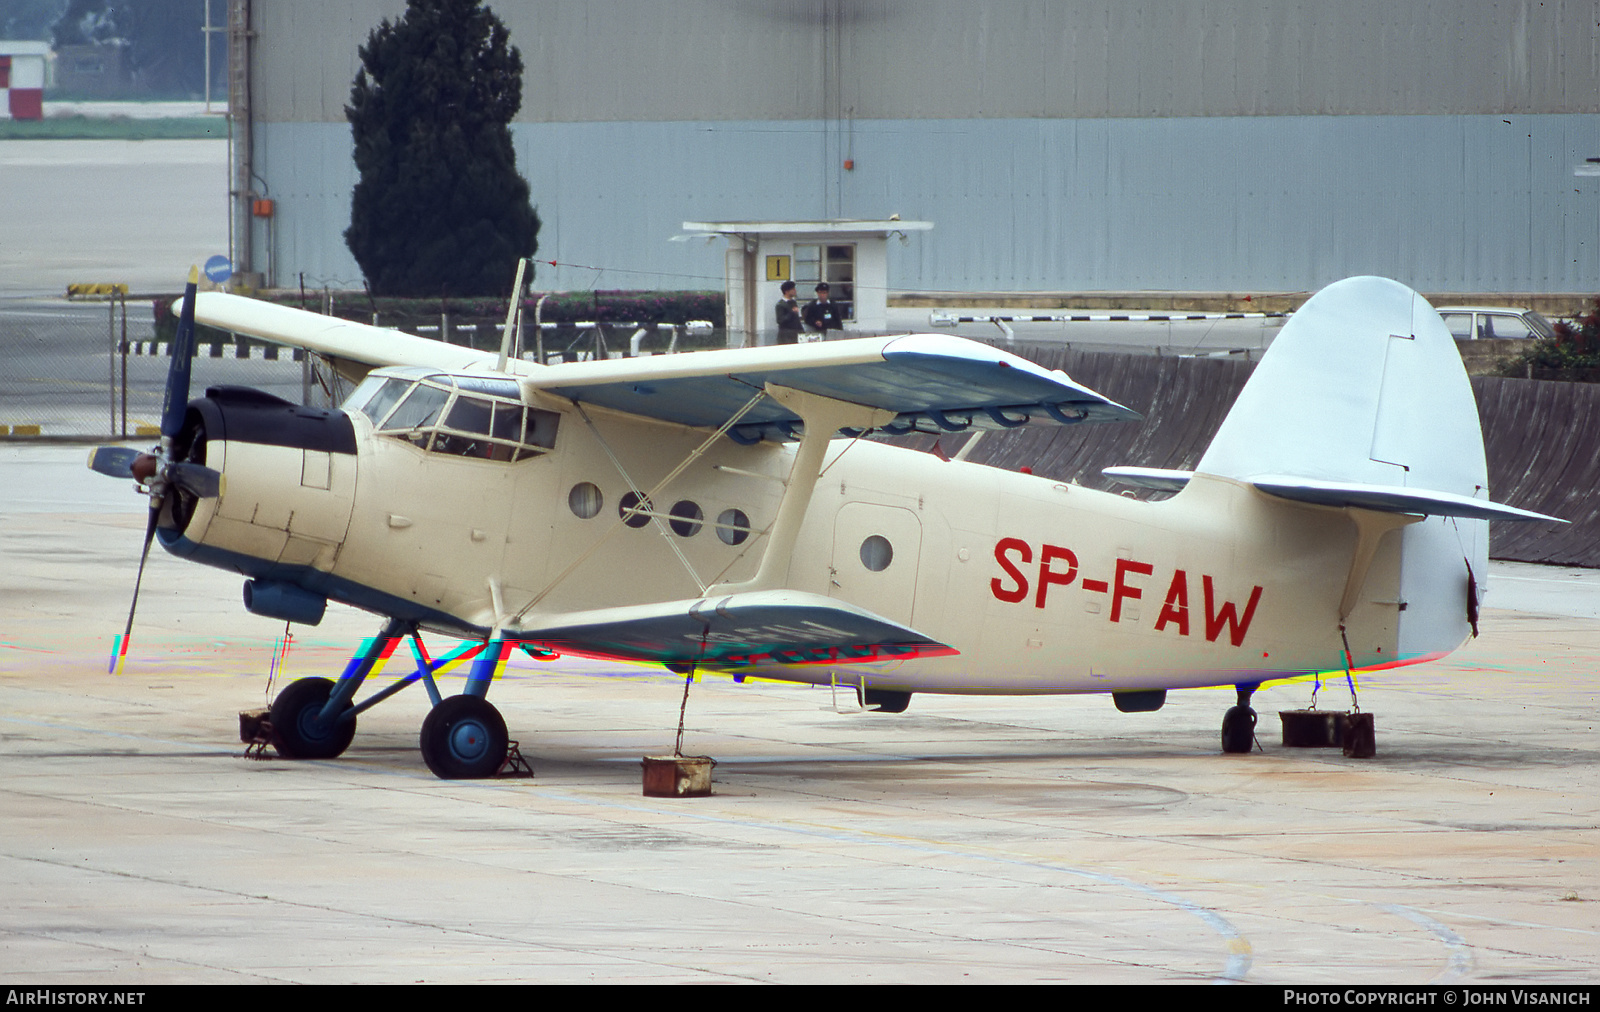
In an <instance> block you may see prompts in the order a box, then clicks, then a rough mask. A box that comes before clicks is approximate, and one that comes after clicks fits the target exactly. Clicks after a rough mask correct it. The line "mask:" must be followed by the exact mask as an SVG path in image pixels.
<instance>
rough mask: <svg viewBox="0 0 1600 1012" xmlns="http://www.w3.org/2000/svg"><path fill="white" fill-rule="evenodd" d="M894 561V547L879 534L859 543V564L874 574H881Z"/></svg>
mask: <svg viewBox="0 0 1600 1012" xmlns="http://www.w3.org/2000/svg"><path fill="white" fill-rule="evenodd" d="M893 561H894V546H893V545H891V544H889V539H888V538H886V537H884V536H883V535H881V534H874V535H872V537H870V538H868V539H867V540H865V541H863V542H861V564H862V565H863V566H866V567H867V568H868V569H870V570H871V571H872V572H874V573H881V572H883V571H884V570H885V569H888V568H889V563H891V562H893Z"/></svg>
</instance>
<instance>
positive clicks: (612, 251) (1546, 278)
mask: <svg viewBox="0 0 1600 1012" xmlns="http://www.w3.org/2000/svg"><path fill="white" fill-rule="evenodd" d="M255 9H256V18H257V30H258V38H259V39H260V42H259V44H258V46H257V61H258V62H257V73H256V75H255V81H256V84H255V99H256V106H257V109H258V113H259V120H260V122H259V124H258V127H257V157H258V164H257V169H256V171H257V172H258V174H259V175H261V176H262V177H263V178H264V179H266V180H267V182H268V185H269V187H270V189H271V195H272V196H273V197H274V198H275V199H277V201H278V209H279V217H278V220H277V221H276V222H275V225H274V228H275V237H274V242H275V245H276V249H275V251H274V253H275V256H274V262H275V263H276V265H277V268H278V280H279V281H280V282H281V283H288V282H290V281H291V280H292V279H293V278H294V276H295V274H296V273H298V272H299V271H305V272H306V273H307V274H308V275H309V276H310V277H312V278H313V279H324V280H328V281H330V282H334V283H339V282H352V281H355V280H357V279H358V278H359V272H358V271H357V270H356V267H355V265H354V263H353V262H352V261H351V260H350V258H349V255H348V253H347V252H346V251H345V250H344V247H343V242H342V239H341V238H340V234H341V233H342V230H343V228H344V227H345V224H346V223H347V219H348V206H349V192H350V187H351V185H352V183H353V169H352V168H351V165H350V156H349V138H348V128H347V127H346V126H345V125H344V122H343V104H344V102H345V101H346V99H347V97H348V93H349V84H350V80H351V78H352V77H353V76H354V73H355V68H356V57H355V49H356V47H357V46H358V45H359V44H360V43H361V41H363V40H364V38H365V36H366V33H367V31H369V30H370V27H371V26H372V25H373V24H375V23H376V22H377V21H378V20H379V19H380V18H382V17H393V16H396V15H398V14H399V13H400V12H401V11H402V10H403V4H401V3H400V2H398V0H381V2H380V0H359V2H351V3H344V4H336V5H328V6H323V5H321V4H316V3H310V2H283V3H271V4H268V3H257V4H255ZM500 13H501V14H502V16H503V17H504V18H505V20H506V22H507V24H508V25H509V26H510V28H511V30H512V37H513V41H514V42H515V43H516V44H517V45H518V46H519V47H520V48H521V49H522V52H523V58H524V61H525V62H526V64H527V66H528V71H527V75H526V77H525V83H524V107H523V112H522V114H521V115H520V116H519V119H518V122H517V123H516V124H515V126H514V133H515V136H516V140H517V146H518V155H519V164H520V165H521V166H522V167H523V170H524V173H525V174H526V175H527V177H528V179H529V182H530V183H531V185H532V188H533V194H534V199H535V201H536V203H537V204H538V205H539V208H540V213H541V215H542V216H543V218H544V221H545V227H544V230H543V232H542V233H541V243H540V256H541V257H542V258H546V259H557V260H563V261H572V262H574V263H580V264H588V265H593V266H598V267H604V268H607V272H606V274H605V275H603V276H601V277H600V278H599V284H600V285H601V286H602V287H650V286H659V287H669V288H677V287H719V286H720V282H719V279H720V277H721V273H722V267H721V253H720V250H719V249H717V248H710V249H707V248H704V247H700V246H697V245H695V244H685V243H672V242H669V241H668V240H669V239H670V238H671V237H672V236H674V235H676V234H677V232H678V231H679V224H680V223H681V222H683V221H685V220H708V219H709V220H727V219H735V218H756V219H760V218H777V219H781V218H806V217H815V216H823V217H874V218H875V217H881V216H886V215H888V214H891V213H899V214H901V215H902V216H904V217H906V218H922V219H927V220H931V221H933V222H934V223H935V225H936V228H935V230H934V231H933V232H932V233H928V234H925V235H922V236H913V237H912V238H911V239H910V241H909V243H908V245H907V246H905V247H904V248H900V249H895V250H891V254H890V278H891V285H892V286H893V287H897V288H916V289H949V290H992V289H999V290H1107V289H1110V290H1128V289H1162V290H1236V291H1302V290H1310V289H1314V288H1317V287H1320V286H1321V285H1323V284H1325V283H1327V282H1329V281H1332V280H1336V279H1337V278H1339V277H1343V276H1347V275H1350V274H1357V273H1380V274H1387V275H1391V276H1394V277H1397V278H1400V279H1402V280H1404V281H1405V282H1406V283H1408V284H1411V285H1413V286H1414V287H1417V288H1421V289H1427V290H1434V291H1507V292H1511V291H1530V292H1540V291H1586V290H1593V289H1594V288H1595V286H1596V283H1597V280H1600V255H1597V250H1596V246H1597V245H1600V192H1597V191H1600V188H1597V187H1595V186H1594V185H1592V184H1594V183H1595V182H1597V180H1595V179H1593V178H1575V177H1574V176H1573V175H1572V167H1573V166H1574V165H1575V164H1577V163H1579V162H1581V161H1582V160H1583V159H1584V158H1585V157H1588V156H1590V155H1600V116H1597V115H1596V113H1597V111H1600V110H1597V106H1600V72H1597V68H1600V42H1597V33H1600V27H1597V26H1600V2H1596V0H1590V2H1583V3H1574V2H1559V0H1547V2H1546V3H1543V4H1540V3H1538V2H1537V0H1533V2H1513V3H1496V4H1461V3H1459V2H1454V3H1450V2H1434V0H1416V2H1411V3H1393V2H1391V3H1376V2H1367V0H1360V2H1344V3H1340V4H1337V5H1329V4H1325V3H1320V2H1299V3H1293V2H1290V3H1284V2H1270V0H1260V2H1244V0H1233V2H1210V3H1170V2H1169V3H1155V2H1128V3H1119V4H1104V3H1102V4H1098V5H1090V4H1086V3H1065V2H1049V0H1032V2H1023V0H1018V2H1009V3H1005V4H992V5H972V4H968V3H954V2H945V0H858V2H851V0H674V2H671V3H668V2H654V0H652V2H647V0H612V2H607V3H585V2H578V0H547V2H543V3H540V4H531V5H505V7H504V9H503V10H501V11H500ZM846 158H849V159H851V160H853V162H854V166H855V167H854V169H853V170H851V171H846V170H845V169H844V168H843V164H844V161H845V159H846ZM552 273H553V274H554V276H551V275H552ZM594 280H595V279H594V277H593V272H590V271H571V272H564V271H556V272H551V271H550V269H549V268H548V267H547V268H545V277H544V278H543V279H542V280H541V283H542V284H546V285H548V286H549V287H586V286H587V285H588V284H589V283H591V282H593V281H594Z"/></svg>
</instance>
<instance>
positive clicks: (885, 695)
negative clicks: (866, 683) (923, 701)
mask: <svg viewBox="0 0 1600 1012" xmlns="http://www.w3.org/2000/svg"><path fill="white" fill-rule="evenodd" d="M861 703H862V705H863V706H876V707H877V708H878V712H879V713H905V712H906V707H908V706H910V705H911V693H909V692H894V691H892V690H889V689H864V690H862V693H861Z"/></svg>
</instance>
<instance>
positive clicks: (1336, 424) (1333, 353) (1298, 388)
mask: <svg viewBox="0 0 1600 1012" xmlns="http://www.w3.org/2000/svg"><path fill="white" fill-rule="evenodd" d="M1195 470H1197V471H1200V472H1204V473H1207V474H1216V475H1222V476H1224V477H1228V478H1237V479H1240V480H1244V481H1250V480H1253V479H1255V478H1258V477H1260V476H1264V475H1292V476H1295V477H1300V478H1309V479H1321V480H1323V481H1329V482H1348V483H1360V484H1366V485H1387V486H1402V487H1406V488H1413V489H1419V490H1428V491H1435V492H1448V493H1454V494H1456V495H1464V496H1470V497H1473V498H1480V497H1483V496H1484V495H1485V489H1486V486H1487V484H1488V476H1487V475H1488V472H1487V468H1486V467H1485V464H1484V456H1483V436H1482V434H1481V431H1480V429H1479V427H1478V408H1477V403H1476V401H1474V400H1473V396H1472V386H1471V384H1470V383H1469V382H1468V381H1467V373H1466V370H1465V369H1464V368H1463V367H1462V365H1461V355H1460V353H1459V352H1458V351H1457V350H1456V345H1455V341H1454V339H1452V338H1451V336H1450V332H1449V330H1447V329H1446V328H1445V325H1444V322H1443V321H1442V320H1440V319H1439V314H1438V313H1436V312H1434V310H1433V307H1432V306H1430V305H1428V303H1427V301H1426V300H1424V299H1423V298H1422V296H1420V295H1418V294H1417V293H1416V292H1413V291H1412V290H1411V289H1409V288H1407V287H1406V286H1405V285H1402V284H1400V283H1399V282H1396V281H1390V280H1388V279H1386V278H1373V277H1365V278H1350V279H1348V280H1345V281H1340V282H1338V283H1336V284H1333V285H1329V286H1328V287H1327V288H1325V289H1323V290H1322V291H1320V292H1318V293H1317V294H1316V295H1315V296H1313V297H1312V298H1311V299H1310V300H1309V301H1307V302H1306V304H1305V305H1304V306H1302V307H1301V308H1300V310H1299V311H1298V312H1296V313H1295V314H1294V316H1293V318H1291V319H1290V321H1289V323H1288V324H1287V325H1285V326H1284V328H1283V332H1282V333H1281V334H1280V336H1279V337H1278V339H1277V340H1276V341H1274V342H1273V344H1272V348H1271V350H1270V351H1269V353H1268V354H1267V355H1266V356H1265V357H1264V358H1263V359H1262V361H1261V364H1260V365H1259V366H1257V367H1256V371H1255V374H1254V375H1253V376H1251V378H1250V382H1249V383H1248V384H1246V386H1245V388H1244V390H1243V391H1242V392H1241V393H1240V394H1239V399H1238V401H1237V402H1235V403H1234V406H1233V409H1232V410H1231V411H1230V412H1229V413H1228V417H1227V418H1226V419H1225V420H1224V421H1223V423H1222V427H1221V428H1220V429H1219V430H1218V431H1217V435H1216V438H1215V439H1213V440H1212V442H1211V445H1210V447H1209V448H1208V449H1207V450H1206V452H1205V455H1204V456H1203V457H1201V459H1200V463H1199V465H1198V466H1197V467H1196V468H1195Z"/></svg>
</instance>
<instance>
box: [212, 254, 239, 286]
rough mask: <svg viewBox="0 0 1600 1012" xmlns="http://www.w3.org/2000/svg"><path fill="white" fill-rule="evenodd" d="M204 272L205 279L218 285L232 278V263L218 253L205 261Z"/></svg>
mask: <svg viewBox="0 0 1600 1012" xmlns="http://www.w3.org/2000/svg"><path fill="white" fill-rule="evenodd" d="M205 270H206V277H208V278H210V279H211V280H212V281H215V282H216V283H217V284H219V285H220V284H222V283H223V282H224V281H226V280H228V279H229V278H231V277H233V262H232V261H230V260H229V259H228V258H227V257H225V256H223V255H222V254H221V253H218V254H217V255H216V256H214V257H212V258H211V259H210V260H207V261H206V268H205Z"/></svg>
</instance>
